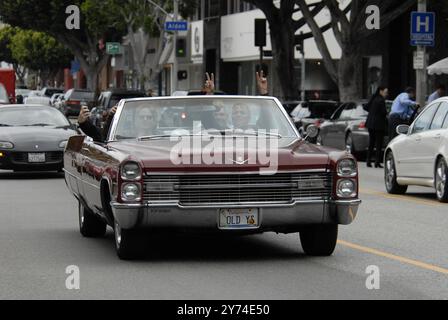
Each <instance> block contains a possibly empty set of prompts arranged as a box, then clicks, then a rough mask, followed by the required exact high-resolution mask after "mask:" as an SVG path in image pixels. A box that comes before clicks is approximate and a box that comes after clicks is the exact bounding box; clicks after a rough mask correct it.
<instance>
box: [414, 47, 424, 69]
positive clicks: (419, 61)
mask: <svg viewBox="0 0 448 320" xmlns="http://www.w3.org/2000/svg"><path fill="white" fill-rule="evenodd" d="M424 68H425V53H424V52H423V51H416V52H414V69H415V70H422V69H424Z"/></svg>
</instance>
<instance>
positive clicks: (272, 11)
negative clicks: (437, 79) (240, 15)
mask: <svg viewBox="0 0 448 320" xmlns="http://www.w3.org/2000/svg"><path fill="white" fill-rule="evenodd" d="M244 1H246V2H249V3H252V4H254V5H256V6H257V7H258V8H259V9H260V10H262V11H263V13H264V14H265V15H266V19H267V20H268V21H269V25H270V30H271V40H272V47H273V48H272V49H273V53H274V67H275V69H276V72H277V75H278V78H279V80H280V84H281V87H282V90H283V95H284V98H285V99H296V98H297V96H298V85H297V79H296V77H295V75H294V46H295V45H297V44H299V43H300V42H301V41H303V40H304V39H308V38H314V40H315V41H316V44H317V47H318V49H319V52H320V53H321V55H322V57H323V61H324V65H325V67H326V70H327V71H328V74H329V75H330V77H331V78H332V79H333V81H334V82H335V83H337V84H338V87H339V94H340V97H341V100H342V101H347V100H352V99H357V98H359V95H360V92H361V90H360V88H359V85H360V84H359V82H358V81H357V75H358V74H359V72H360V71H361V70H360V67H361V65H362V63H361V54H360V50H361V43H362V41H364V40H365V39H366V38H368V37H369V36H370V35H372V34H374V33H375V32H376V31H377V30H368V29H367V27H366V24H365V21H366V19H367V14H366V9H367V6H368V5H372V4H373V5H378V6H379V8H380V12H381V27H382V28H384V27H386V26H387V25H389V24H390V23H391V22H392V21H393V20H394V19H395V18H397V17H399V16H400V15H401V14H403V13H404V12H406V11H407V10H409V8H411V7H412V5H414V4H415V3H416V0H356V1H350V3H349V4H348V5H347V6H346V7H345V8H344V9H341V8H340V7H339V3H338V1H337V0H320V1H316V2H312V3H310V1H305V0H280V4H279V6H277V5H276V2H277V1H275V0H244ZM324 9H325V10H329V11H330V13H331V21H330V23H328V24H326V25H324V26H319V25H318V24H317V22H316V20H315V17H316V16H317V15H318V14H319V13H320V12H322V10H324ZM298 12H301V13H302V16H301V17H300V18H299V19H295V18H294V16H295V14H296V13H298ZM349 12H350V15H349V16H350V18H349V17H347V16H348V13H349ZM305 25H308V26H309V28H310V29H311V32H308V33H304V34H302V35H296V33H297V32H298V31H299V30H300V29H301V28H302V27H303V26H305ZM329 29H332V30H333V32H334V34H335V37H336V39H337V41H338V43H339V45H340V46H341V49H342V58H341V60H340V61H339V63H336V62H335V61H334V60H333V59H332V57H331V55H330V50H329V49H328V46H327V44H326V42H325V40H324V36H323V33H324V32H326V31H327V30H329Z"/></svg>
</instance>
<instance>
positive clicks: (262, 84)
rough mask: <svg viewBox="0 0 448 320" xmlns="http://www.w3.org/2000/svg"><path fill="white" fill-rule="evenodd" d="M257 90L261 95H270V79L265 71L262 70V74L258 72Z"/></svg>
mask: <svg viewBox="0 0 448 320" xmlns="http://www.w3.org/2000/svg"><path fill="white" fill-rule="evenodd" d="M257 88H258V92H259V93H260V94H261V95H267V94H269V89H268V78H266V77H265V76H264V72H263V70H261V71H260V72H257Z"/></svg>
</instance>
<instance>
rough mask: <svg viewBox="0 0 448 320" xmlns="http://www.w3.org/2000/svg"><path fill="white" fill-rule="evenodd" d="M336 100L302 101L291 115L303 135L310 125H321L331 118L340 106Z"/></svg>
mask: <svg viewBox="0 0 448 320" xmlns="http://www.w3.org/2000/svg"><path fill="white" fill-rule="evenodd" d="M339 105H340V104H339V103H338V102H336V101H307V102H301V103H300V104H299V105H298V106H297V107H296V108H295V109H294V110H293V111H292V112H291V117H292V119H293V121H294V124H295V125H296V127H297V129H298V130H299V133H300V134H301V135H303V134H304V133H305V132H306V130H307V128H308V126H309V125H315V126H316V127H318V128H319V127H320V125H321V124H322V123H323V122H324V121H326V120H329V119H330V118H331V116H332V115H333V114H334V113H335V112H336V110H337V109H338V107H339Z"/></svg>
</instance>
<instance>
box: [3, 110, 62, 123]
mask: <svg viewBox="0 0 448 320" xmlns="http://www.w3.org/2000/svg"><path fill="white" fill-rule="evenodd" d="M69 125H70V123H69V122H68V120H67V119H66V118H65V117H64V115H63V114H62V113H61V112H60V111H58V110H56V109H53V108H46V107H30V106H28V107H7V108H3V109H2V108H0V126H10V127H23V126H54V127H63V126H69Z"/></svg>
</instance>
